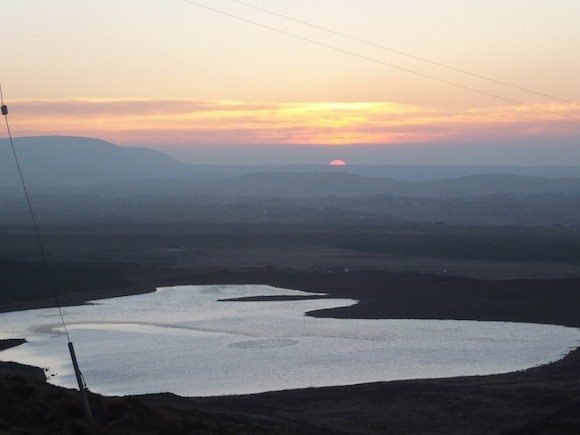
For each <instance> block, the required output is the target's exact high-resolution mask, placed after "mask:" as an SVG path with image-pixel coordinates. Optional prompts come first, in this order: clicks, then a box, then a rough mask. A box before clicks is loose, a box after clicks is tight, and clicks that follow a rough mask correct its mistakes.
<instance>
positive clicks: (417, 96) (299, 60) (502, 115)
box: [0, 0, 580, 164]
mask: <svg viewBox="0 0 580 435" xmlns="http://www.w3.org/2000/svg"><path fill="white" fill-rule="evenodd" d="M244 2H245V3H248V4H251V5H253V6H255V7H257V8H265V9H268V10H270V11H273V12H276V13H278V14H281V15H286V16H289V17H292V18H295V19H297V20H302V21H305V22H308V23H312V24H315V25H317V26H321V27H324V28H327V29H332V30H334V31H335V32H339V33H342V34H345V35H349V36H351V37H354V38H358V39H359V40H364V41H368V42H371V43H373V44H376V45H380V46H384V47H387V48H389V49H392V50H397V51H399V52H403V53H407V54H410V55H413V56H416V57H421V58H425V59H429V60H431V61H433V62H437V63H439V64H445V65H448V66H452V67H454V68H458V69H461V70H465V71H469V72H471V73H475V74H478V75H480V76H486V77H491V78H494V79H496V80H499V81H502V82H507V83H510V84H513V85H517V86H519V87H522V88H526V89H532V90H534V91H536V92H539V93H542V94H546V95H550V96H553V97H558V98H559V99H560V100H556V99H552V98H549V97H546V96H540V95H537V94H534V93H530V92H526V91H523V90H519V89H514V88H511V87H508V86H505V85H500V84H498V83H492V82H489V81H486V80H483V79H480V78H475V77H473V76H469V75H466V74H462V73H459V72H457V71H452V70H449V69H446V68H443V67H441V66H436V65H433V64H431V63H427V62H423V61H419V60H417V59H413V58H410V57H407V56H403V55H401V54H397V53H395V52H393V51H388V50H385V49H382V48H379V47H376V46H371V45H368V44H364V43H362V42H360V41H354V40H352V39H348V38H345V37H341V36H339V35H337V34H332V33H328V32H324V31H323V30H321V29H315V28H312V27H309V26H307V25H304V24H301V23H298V22H295V21H290V20H287V19H284V18H282V17H280V16H276V15H273V14H269V13H267V12H265V11H262V10H259V9H257V8H252V7H250V6H248V5H247V4H243V3H241V2H238V1H234V0H195V1H192V2H188V1H183V0H122V1H119V0H115V1H113V0H101V1H98V2H94V1H88V0H53V1H51V2H47V1H46V0H18V1H12V2H8V1H5V2H3V3H2V5H1V6H0V12H1V17H2V39H1V41H0V83H1V84H2V87H3V91H4V99H5V102H6V103H7V104H8V105H9V108H10V118H9V119H10V123H11V127H12V131H13V134H14V135H15V136H16V137H18V136H30V135H45V134H65V135H77V136H90V137H96V138H101V139H105V140H108V141H111V142H113V143H115V144H117V145H129V146H147V147H151V148H155V149H158V150H161V151H164V152H167V153H168V154H171V155H174V156H176V157H178V158H180V159H182V160H184V161H187V162H189V163H225V164H232V163H239V162H240V159H242V160H243V162H244V163H275V164H283V163H321V162H322V161H324V159H335V158H336V159H348V161H349V163H360V164H368V163H387V164H388V163H395V164H428V163H433V164H542V163H548V164H580V121H576V120H573V119H570V118H577V119H580V80H579V79H578V78H579V77H580V56H578V44H579V43H580V26H578V17H580V2H579V1H577V0H525V1H524V0H510V1H508V2H506V1H503V0H502V1H500V0H486V1H483V0H482V1H480V0H473V1H465V0H405V1H403V0H398V1H392V0H357V1H354V0H348V1H347V0H317V1H316V2H313V1H306V0H293V1H290V0H270V1H266V0H247V1H246V0H244ZM193 3H198V4H200V5H205V6H207V7H209V8H213V9H217V10H219V11H222V12H224V13H226V14H230V15H234V16H237V17H241V18H243V19H245V20H249V21H253V22H256V23H260V24H262V25H263V26H267V27H270V28H273V29H276V30H277V31H275V30H272V29H268V28H265V27H261V26H258V25H256V24H252V23H249V22H248V21H242V20H239V19H236V18H234V17H232V16H228V15H224V14H220V13H218V12H216V11H212V10H209V9H207V8H204V7H200V6H198V5H195V4H193ZM288 33H290V34H293V35H296V36H298V38H297V37H293V36H290V35H288ZM307 40H309V41H307ZM313 41H314V42H313ZM389 65H390V66H389ZM403 70H410V71H413V72H415V73H418V74H413V73H412V72H409V71H403ZM425 76H431V77H433V78H436V79H439V80H434V79H430V78H427V77H425ZM443 82H452V83H455V84H457V85H459V86H453V85H450V84H449V83H443ZM466 88H471V89H473V90H475V91H478V92H474V91H473V90H469V89H466ZM490 94H493V95H495V96H498V97H501V98H496V97H494V96H492V95H490ZM562 100H563V101H562ZM539 109H543V110H539ZM550 112H557V113H560V114H562V115H564V116H558V115H557V114H554V113H550ZM5 135H6V134H5V132H4V131H3V130H1V131H0V137H5Z"/></svg>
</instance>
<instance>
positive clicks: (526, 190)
mask: <svg viewBox="0 0 580 435" xmlns="http://www.w3.org/2000/svg"><path fill="white" fill-rule="evenodd" d="M542 193H560V194H569V193H580V178H542V177H526V176H521V175H511V174H484V175H471V176H468V177H461V178H454V179H450V180H433V181H429V182H422V183H416V184H415V185H414V188H413V196H419V197H420V196H426V197H430V196H438V197H441V196H446V197H461V196H488V195H535V194H542Z"/></svg>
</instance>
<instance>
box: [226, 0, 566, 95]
mask: <svg viewBox="0 0 580 435" xmlns="http://www.w3.org/2000/svg"><path fill="white" fill-rule="evenodd" d="M232 1H233V2H235V3H239V4H241V5H244V6H247V7H250V8H253V9H256V10H259V11H262V12H266V13H268V14H270V15H274V16H277V17H280V18H284V19H286V20H290V21H294V22H295V23H299V24H303V25H305V26H308V27H311V28H313V29H317V30H322V31H323V32H326V33H331V34H333V35H337V36H340V37H342V38H346V39H350V40H351V41H356V42H360V43H361V44H365V45H368V46H370V47H375V48H380V49H381V50H385V51H390V52H391V53H396V54H399V55H401V56H405V57H408V58H410V59H415V60H419V61H421V62H426V63H430V64H431V65H435V66H439V67H441V68H446V69H448V70H451V71H455V72H459V73H462V74H466V75H469V76H472V77H476V78H478V79H482V80H487V81H489V82H493V83H497V84H500V85H503V86H508V87H510V88H513V89H518V90H520V91H524V92H529V93H530V94H535V95H538V96H541V97H546V98H550V99H552V100H556V101H560V102H562V103H568V104H571V103H572V102H571V101H569V100H565V99H563V98H560V97H555V96H553V95H549V94H545V93H542V92H538V91H535V90H533V89H529V88H524V87H522V86H518V85H514V84H511V83H508V82H505V81H502V80H498V79H494V78H492V77H487V76H483V75H480V74H476V73H473V72H470V71H467V70H465V69H461V68H457V67H453V66H450V65H447V64H444V63H441V62H437V61H434V60H431V59H427V58H426V57H421V56H416V55H414V54H410V53H406V52H404V51H401V50H395V49H394V48H390V47H386V46H384V45H381V44H376V43H374V42H370V41H367V40H365V39H361V38H357V37H355V36H351V35H347V34H346V33H342V32H338V31H336V30H333V29H329V28H327V27H322V26H318V25H316V24H312V23H309V22H307V21H303V20H300V19H297V18H294V17H290V16H288V15H284V14H281V13H279V12H274V11H271V10H269V9H265V8H262V7H259V6H256V5H253V4H250V3H247V2H243V1H240V0H232Z"/></svg>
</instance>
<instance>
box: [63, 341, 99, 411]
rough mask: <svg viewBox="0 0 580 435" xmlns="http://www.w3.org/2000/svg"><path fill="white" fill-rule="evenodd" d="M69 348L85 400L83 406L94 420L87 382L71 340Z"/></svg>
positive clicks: (83, 399)
mask: <svg viewBox="0 0 580 435" xmlns="http://www.w3.org/2000/svg"><path fill="white" fill-rule="evenodd" d="M68 350H69V351H70V357H71V359H72V363H73V367H74V369H75V375H76V377H77V382H78V384H79V391H80V392H81V399H82V401H83V407H84V408H85V415H86V416H87V418H88V419H89V420H92V419H93V414H92V412H91V407H90V405H89V399H88V398H87V390H86V387H85V383H84V381H83V375H82V374H81V370H80V369H79V364H78V362H77V356H76V355H75V348H74V347H73V344H72V342H70V341H69V342H68Z"/></svg>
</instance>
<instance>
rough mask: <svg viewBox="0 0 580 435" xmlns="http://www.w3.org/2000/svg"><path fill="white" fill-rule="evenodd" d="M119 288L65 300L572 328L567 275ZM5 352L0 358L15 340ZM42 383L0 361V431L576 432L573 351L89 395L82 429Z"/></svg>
mask: <svg viewBox="0 0 580 435" xmlns="http://www.w3.org/2000/svg"><path fill="white" fill-rule="evenodd" d="M128 276H130V277H132V278H131V279H129V278H127V277H128ZM123 279H124V280H128V281H127V282H125V281H123V284H124V285H123V286H119V287H118V288H117V289H116V290H110V289H108V290H107V291H105V292H102V293H101V291H99V290H98V289H96V288H94V289H91V291H90V293H87V294H84V295H83V294H71V295H68V298H69V300H70V302H71V303H80V302H81V301H82V300H87V299H90V298H94V297H96V296H97V295H98V294H99V293H101V294H102V295H107V296H112V295H113V294H118V295H120V294H128V293H134V292H135V290H134V288H138V287H141V288H153V287H154V286H155V285H177V284H218V283H219V284H227V283H232V284H234V283H235V284H243V283H253V284H270V285H274V286H278V287H284V288H291V289H297V290H305V291H316V292H327V293H329V294H330V296H332V297H348V298H354V299H359V300H360V301H361V302H360V303H359V304H358V305H356V306H354V307H350V308H347V309H335V310H329V311H322V312H316V313H311V314H313V315H317V316H332V317H344V318H349V317H357V318H379V317H383V318H441V319H457V318H460V319H474V320H505V321H510V320H511V321H525V322H537V323H551V324H560V325H565V326H574V327H579V326H580V318H579V317H578V316H577V313H578V312H580V292H579V289H580V285H579V284H580V280H579V279H572V278H571V279H552V280H505V281H483V280H475V279H467V278H457V277H448V276H436V275H427V274H418V273H387V272H378V271H372V272H371V271H368V272H365V271H359V272H352V273H320V272H297V271H294V270H280V269H265V270H264V269H261V270H253V271H215V272H203V273H193V272H188V271H187V270H180V269H178V268H176V269H164V270H151V271H150V275H149V274H147V273H140V274H135V273H133V274H124V275H123ZM155 279H157V281H155ZM131 283H132V284H133V285H131ZM146 284H149V285H146ZM75 298H76V300H75ZM25 302H26V303H25V304H24V305H30V304H32V305H34V303H35V302H34V301H25ZM24 305H23V306H21V308H24ZM41 305H42V304H41ZM4 308H5V309H6V306H5V307H4ZM12 308H14V307H12ZM15 338H16V337H15ZM1 343H2V344H1V345H0V349H2V345H4V347H7V346H12V345H18V344H20V343H21V341H20V342H19V341H12V342H10V343H5V342H1ZM0 355H1V354H0ZM353 369H355V368H353ZM43 378H44V374H43V373H42V369H35V368H30V367H29V368H26V367H23V366H18V365H14V364H11V363H0V433H79V434H116V433H119V434H121V433H123V434H124V433H155V434H157V433H171V434H179V433H317V434H318V433H397V434H398V433H417V434H419V433H421V434H423V433H470V434H477V433H522V434H524V433H526V434H527V433H545V434H553V433H580V350H574V351H573V352H571V353H570V354H569V355H568V356H567V357H566V358H564V359H563V360H561V361H558V362H555V363H553V364H549V365H547V366H543V367H537V368H533V369H530V370H527V371H522V372H517V373H510V374H504V375H495V376H481V377H462V378H453V379H435V380H412V381H397V382H379V383H373V384H362V385H355V386H344V387H329V388H316V389H301V390H291V391H279V392H271V393H264V394H256V395H249V396H227V397H216V398H182V397H178V396H175V395H173V394H156V395H145V396H136V397H103V396H100V395H96V394H91V395H90V402H91V406H92V408H93V414H94V416H95V422H94V423H88V422H86V421H85V420H84V418H83V410H82V405H81V402H80V400H79V395H78V392H76V391H74V390H66V389H63V388H60V387H55V386H52V385H49V384H47V383H45V382H43V381H42V379H43Z"/></svg>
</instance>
